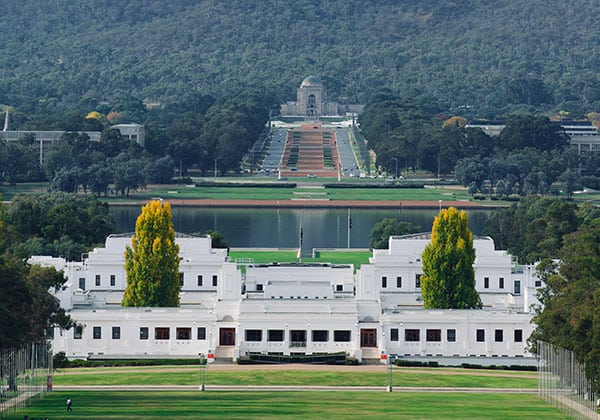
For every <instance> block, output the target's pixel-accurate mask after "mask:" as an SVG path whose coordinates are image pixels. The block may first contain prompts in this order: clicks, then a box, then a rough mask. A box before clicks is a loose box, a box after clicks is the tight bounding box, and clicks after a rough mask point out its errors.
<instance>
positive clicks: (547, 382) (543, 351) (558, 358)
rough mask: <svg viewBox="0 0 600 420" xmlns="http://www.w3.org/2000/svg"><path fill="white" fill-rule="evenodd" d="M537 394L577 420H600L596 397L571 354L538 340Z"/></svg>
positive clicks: (581, 368) (580, 367)
mask: <svg viewBox="0 0 600 420" xmlns="http://www.w3.org/2000/svg"><path fill="white" fill-rule="evenodd" d="M538 395H539V396H540V398H542V399H543V400H545V401H546V402H548V403H549V404H552V405H554V406H555V407H557V408H558V409H559V410H561V411H563V412H565V413H566V414H568V415H570V416H571V417H573V418H575V419H600V416H599V415H598V412H597V399H596V398H597V396H596V394H595V393H594V391H593V388H592V383H591V381H589V380H588V379H587V378H586V376H585V369H584V366H583V365H582V364H580V363H579V362H577V360H575V355H574V354H573V352H572V351H570V350H566V349H563V348H560V347H556V346H554V345H552V344H549V343H546V342H543V341H538Z"/></svg>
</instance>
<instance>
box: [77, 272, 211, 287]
mask: <svg viewBox="0 0 600 420" xmlns="http://www.w3.org/2000/svg"><path fill="white" fill-rule="evenodd" d="M116 283H117V276H116V275H115V274H111V275H110V285H111V286H116ZM217 283H218V276H217V275H216V274H214V275H213V276H212V285H213V287H217ZM94 284H95V285H96V287H100V286H101V285H102V276H101V275H100V274H96V276H95V278H94ZM197 284H198V286H203V285H204V278H203V276H202V274H198V277H197ZM179 285H180V286H182V287H183V285H184V273H179ZM85 287H86V285H85V277H80V278H79V288H80V289H81V290H85Z"/></svg>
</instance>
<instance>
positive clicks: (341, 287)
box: [335, 284, 344, 292]
mask: <svg viewBox="0 0 600 420" xmlns="http://www.w3.org/2000/svg"><path fill="white" fill-rule="evenodd" d="M335 291H336V292H343V291H344V285H343V284H336V285H335Z"/></svg>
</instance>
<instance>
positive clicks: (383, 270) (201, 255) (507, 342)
mask: <svg viewBox="0 0 600 420" xmlns="http://www.w3.org/2000/svg"><path fill="white" fill-rule="evenodd" d="M130 240H131V239H130V236H129V235H111V236H109V237H108V238H107V240H106V245H105V247H104V248H97V249H94V250H93V251H92V252H90V253H89V255H87V256H86V257H85V258H84V260H83V262H67V261H65V260H64V259H61V258H52V257H33V258H32V259H31V262H32V263H39V264H42V265H47V266H54V267H56V268H57V269H62V270H64V272H65V275H66V276H67V277H68V283H67V287H66V289H65V290H61V291H59V292H58V293H57V296H58V298H59V299H60V302H61V305H62V306H63V307H64V308H65V309H66V310H68V311H69V312H70V314H71V316H72V317H73V318H74V319H75V320H76V321H77V322H78V323H79V324H81V325H82V328H75V329H72V330H69V331H60V330H58V329H56V331H54V334H53V339H52V344H53V349H54V351H55V352H59V351H64V352H65V353H66V355H67V357H69V358H88V357H90V358H102V357H113V358H118V357H119V358H120V357H124V358H132V357H135V358H139V357H195V356H197V355H198V354H200V353H201V354H205V355H207V354H214V355H215V356H216V357H217V358H221V359H225V360H230V361H235V360H236V359H237V358H239V357H251V356H253V355H315V354H323V353H326V354H331V353H340V352H341V353H344V354H346V355H347V356H349V357H353V358H356V359H358V360H379V359H380V358H381V356H382V355H392V356H399V357H408V356H410V357H427V356H435V357H454V358H462V359H464V358H473V357H477V358H479V357H484V358H488V359H490V360H492V359H494V360H496V359H495V358H498V359H497V360H498V362H497V364H503V363H502V360H501V359H502V358H505V360H509V359H510V360H512V362H511V363H508V362H506V363H504V364H514V360H516V359H514V358H520V359H519V360H522V361H525V360H526V359H524V358H528V357H529V356H531V355H530V354H529V352H528V350H527V343H526V341H527V338H528V337H529V335H530V334H531V332H532V328H533V326H532V324H531V316H532V314H531V311H530V306H531V305H532V304H535V303H537V301H536V299H535V291H536V289H537V288H539V287H541V286H542V284H541V282H540V281H539V280H538V279H537V277H536V276H535V272H534V270H533V267H531V266H525V267H522V266H516V265H515V264H514V263H513V261H512V259H511V257H510V255H508V254H507V253H506V252H505V251H497V250H495V249H494V243H493V241H492V239H490V238H487V237H477V238H475V239H474V246H475V250H476V261H475V264H474V267H475V277H476V287H477V290H478V292H479V293H480V296H481V299H482V301H483V305H484V307H483V309H481V310H450V309H445V310H429V309H423V308H422V304H421V300H422V299H421V290H420V276H421V274H422V265H421V253H422V251H423V249H424V247H425V246H426V244H427V243H428V242H429V235H427V234H421V235H409V236H401V237H391V238H390V240H389V249H387V250H374V251H373V256H372V257H371V258H370V262H369V264H364V265H362V267H361V268H360V269H359V270H357V271H356V273H355V270H354V267H353V266H352V265H333V264H298V263H289V264H250V265H248V266H247V267H246V269H245V270H244V271H242V270H241V269H240V268H239V267H238V266H237V264H236V263H234V262H232V261H230V260H229V257H228V256H227V251H226V250H224V249H214V248H212V247H211V241H210V238H209V237H206V236H203V237H195V236H189V235H182V234H178V235H177V237H176V242H177V243H178V244H179V246H180V259H181V262H180V284H181V296H180V297H181V299H180V300H181V302H180V306H179V307H177V308H123V307H121V305H120V303H121V299H122V296H123V291H124V289H125V286H126V275H125V269H124V249H125V247H126V245H128V244H129V243H130Z"/></svg>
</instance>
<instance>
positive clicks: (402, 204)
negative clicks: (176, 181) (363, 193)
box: [109, 198, 506, 210]
mask: <svg viewBox="0 0 600 420" xmlns="http://www.w3.org/2000/svg"><path fill="white" fill-rule="evenodd" d="M164 200H165V201H166V202H168V203H169V204H170V205H171V206H172V207H188V206H190V207H206V208H286V209H290V208H315V209H318V208H323V209H339V208H354V209H361V208H362V209H403V208H405V209H436V208H442V207H443V208H448V207H455V208H458V209H489V210H493V209H496V208H501V207H506V206H505V205H502V204H485V205H484V204H481V203H474V202H471V201H458V200H448V201H446V200H441V201H419V200H399V201H391V200H389V201H388V200H386V201H365V200H336V201H332V200H321V199H296V200H215V199H194V198H189V199H181V198H175V199H171V198H164ZM147 201H148V200H127V201H123V202H112V201H111V202H110V203H109V205H110V206H115V207H116V206H132V205H143V204H144V203H146V202H147Z"/></svg>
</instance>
